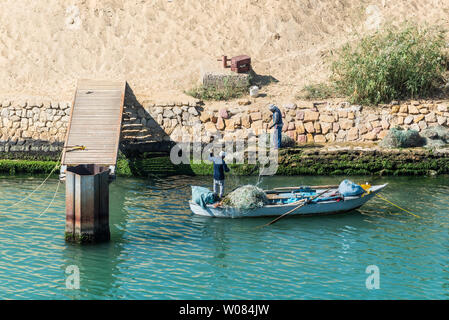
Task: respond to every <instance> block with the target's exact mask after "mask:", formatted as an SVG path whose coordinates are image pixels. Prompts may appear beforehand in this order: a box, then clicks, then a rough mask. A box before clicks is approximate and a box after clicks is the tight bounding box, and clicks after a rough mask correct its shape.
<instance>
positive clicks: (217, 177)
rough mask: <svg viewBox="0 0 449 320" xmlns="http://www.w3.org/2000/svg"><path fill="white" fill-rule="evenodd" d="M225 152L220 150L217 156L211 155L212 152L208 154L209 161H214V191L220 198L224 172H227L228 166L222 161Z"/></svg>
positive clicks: (221, 196) (222, 189) (222, 191)
mask: <svg viewBox="0 0 449 320" xmlns="http://www.w3.org/2000/svg"><path fill="white" fill-rule="evenodd" d="M225 157H226V153H225V152H224V151H221V152H220V154H219V156H218V157H213V156H212V152H211V153H210V155H209V161H212V162H213V163H214V193H215V194H217V195H218V196H219V197H220V198H223V195H224V179H225V175H224V173H225V172H229V168H228V166H227V165H226V162H225V161H224V158H225Z"/></svg>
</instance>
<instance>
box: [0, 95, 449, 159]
mask: <svg viewBox="0 0 449 320" xmlns="http://www.w3.org/2000/svg"><path fill="white" fill-rule="evenodd" d="M125 101H126V100H125ZM70 107H71V103H70V102H57V101H50V100H45V99H40V100H39V99H29V100H18V101H11V100H7V99H5V100H3V101H0V116H1V121H0V131H1V137H0V152H16V151H20V152H24V151H25V152H27V151H36V152H55V151H58V150H60V149H61V147H62V145H63V142H64V139H65V134H66V130H67V124H68V121H69V115H70ZM279 107H280V109H281V110H282V112H283V116H284V132H285V133H286V134H287V135H288V136H290V137H291V138H292V139H294V140H295V141H297V142H298V143H299V144H301V143H309V142H315V143H320V144H321V143H332V142H346V141H351V142H357V141H358V142H375V141H379V140H381V139H382V138H383V137H384V136H385V135H386V133H387V132H388V129H390V128H391V127H393V126H396V125H400V126H401V127H404V128H410V129H414V130H417V131H422V130H424V129H426V128H427V127H430V126H435V125H443V126H449V123H448V119H449V108H448V107H449V102H448V101H408V102H404V103H399V102H393V103H392V104H389V105H381V106H378V107H368V106H367V107H362V106H358V105H350V104H349V103H347V102H339V103H298V104H295V103H290V104H286V105H280V106H279ZM270 122H271V112H269V111H268V109H267V108H266V107H265V106H264V105H258V104H257V103H251V102H250V101H246V100H242V101H239V102H236V103H235V106H234V107H223V106H222V107H212V106H209V105H207V104H203V103H202V102H201V101H198V100H194V99H192V100H189V101H181V102H172V103H158V104H156V103H153V102H151V101H143V102H141V103H140V102H137V101H132V100H131V101H128V102H126V106H125V110H124V115H123V127H122V140H121V147H124V148H131V149H138V150H139V149H145V148H147V149H148V151H151V150H154V148H153V149H151V147H149V146H156V147H155V148H156V149H163V147H164V146H169V145H170V143H169V142H170V141H172V142H178V141H181V140H182V139H183V137H185V136H186V135H191V136H193V137H194V139H200V138H201V140H202V141H203V142H208V141H209V139H210V136H211V135H212V134H214V133H216V132H220V133H222V135H223V139H224V140H232V139H237V140H239V139H245V138H246V137H247V135H248V131H249V130H248V129H252V131H253V132H254V133H255V134H260V133H262V132H264V131H267V128H268V126H269V124H270ZM195 126H197V127H198V126H199V127H200V128H202V129H203V134H202V136H201V137H199V136H198V135H197V134H196V133H195V130H194V127H195Z"/></svg>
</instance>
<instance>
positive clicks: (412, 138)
mask: <svg viewBox="0 0 449 320" xmlns="http://www.w3.org/2000/svg"><path fill="white" fill-rule="evenodd" d="M424 143H425V139H424V138H423V137H421V136H420V135H419V133H418V131H415V130H403V129H402V128H400V127H395V128H392V129H390V130H389V131H388V133H387V135H386V136H385V138H384V139H383V140H382V141H381V143H380V144H381V145H382V146H383V147H387V148H410V147H421V146H423V145H424Z"/></svg>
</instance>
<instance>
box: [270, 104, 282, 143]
mask: <svg viewBox="0 0 449 320" xmlns="http://www.w3.org/2000/svg"><path fill="white" fill-rule="evenodd" d="M268 109H270V111H271V112H272V113H273V124H272V125H271V126H270V127H268V129H271V128H273V127H274V134H273V145H274V148H275V149H280V148H281V141H282V126H283V125H284V124H283V122H282V114H281V110H279V108H278V107H276V106H275V105H274V104H270V105H269V106H268Z"/></svg>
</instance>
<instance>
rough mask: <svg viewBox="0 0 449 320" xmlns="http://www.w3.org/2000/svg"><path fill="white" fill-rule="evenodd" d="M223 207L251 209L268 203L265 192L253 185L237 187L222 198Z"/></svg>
mask: <svg viewBox="0 0 449 320" xmlns="http://www.w3.org/2000/svg"><path fill="white" fill-rule="evenodd" d="M222 203H223V205H224V206H225V207H233V208H236V209H239V210H251V209H255V208H261V207H263V206H264V205H265V204H267V203H268V198H267V195H266V194H265V192H264V191H263V190H262V189H260V188H258V187H256V186H253V185H246V186H242V187H239V188H237V189H235V190H234V191H232V192H231V193H230V194H228V195H227V196H226V197H225V198H224V199H223V202H222Z"/></svg>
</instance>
